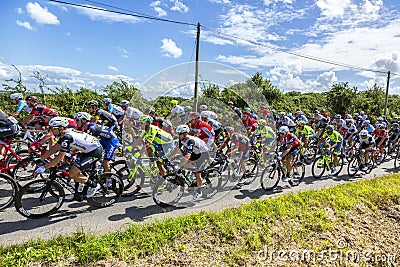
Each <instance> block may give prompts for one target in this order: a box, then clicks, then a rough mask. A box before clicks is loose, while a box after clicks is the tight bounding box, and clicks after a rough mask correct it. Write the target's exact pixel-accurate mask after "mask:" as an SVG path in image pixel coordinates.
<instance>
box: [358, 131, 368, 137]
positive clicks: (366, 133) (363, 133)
mask: <svg viewBox="0 0 400 267" xmlns="http://www.w3.org/2000/svg"><path fill="white" fill-rule="evenodd" d="M367 135H368V131H367V130H362V131H361V132H360V137H361V139H365V138H362V137H363V136H365V137H366V136H367Z"/></svg>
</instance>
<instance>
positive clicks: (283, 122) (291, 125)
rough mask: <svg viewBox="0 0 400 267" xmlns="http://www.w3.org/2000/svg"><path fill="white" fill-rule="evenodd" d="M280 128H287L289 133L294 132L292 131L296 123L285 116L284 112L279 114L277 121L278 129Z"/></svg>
mask: <svg viewBox="0 0 400 267" xmlns="http://www.w3.org/2000/svg"><path fill="white" fill-rule="evenodd" d="M282 126H287V127H288V128H289V130H290V132H291V133H292V132H294V129H295V127H296V123H295V122H294V121H293V120H292V119H291V118H289V117H288V116H287V115H285V112H281V113H279V121H278V125H277V127H278V129H279V128H280V127H282Z"/></svg>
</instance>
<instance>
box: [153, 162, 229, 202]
mask: <svg viewBox="0 0 400 267" xmlns="http://www.w3.org/2000/svg"><path fill="white" fill-rule="evenodd" d="M203 164H204V165H206V164H207V162H204V163H203ZM164 165H165V167H166V169H167V175H166V176H165V177H162V178H160V179H159V180H157V182H156V184H155V186H154V189H153V192H152V197H153V201H154V202H155V203H156V204H157V205H158V206H160V207H167V206H174V205H176V204H177V203H178V202H179V201H180V200H181V198H182V196H183V195H184V192H185V189H187V191H188V193H190V194H192V193H193V192H194V190H195V189H196V188H197V182H196V180H195V179H194V174H193V171H195V169H193V168H186V169H185V170H180V171H178V172H175V171H174V164H172V163H171V162H170V161H169V160H168V159H166V160H165V162H164ZM203 167H204V166H203ZM200 169H202V168H201V167H200ZM201 177H202V179H203V185H202V187H201V190H202V193H203V197H204V198H211V197H213V196H214V195H215V194H216V193H217V192H218V190H219V189H220V188H221V184H222V177H221V174H220V172H219V171H218V168H217V167H211V165H210V166H208V167H206V168H205V169H204V170H203V171H201Z"/></svg>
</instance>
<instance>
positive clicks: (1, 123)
mask: <svg viewBox="0 0 400 267" xmlns="http://www.w3.org/2000/svg"><path fill="white" fill-rule="evenodd" d="M20 130H21V127H20V126H19V125H18V121H17V120H16V119H15V118H14V117H9V116H8V115H7V114H6V113H4V112H3V111H2V110H1V109H0V144H1V143H4V142H5V141H7V140H8V139H11V138H13V137H15V136H16V135H17V134H18V133H19V131H20ZM5 149H6V148H5V147H4V146H1V147H0V160H2V159H3V153H4V151H5Z"/></svg>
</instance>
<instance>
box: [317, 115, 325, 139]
mask: <svg viewBox="0 0 400 267" xmlns="http://www.w3.org/2000/svg"><path fill="white" fill-rule="evenodd" d="M326 126H328V119H327V118H325V117H323V118H322V119H321V120H320V121H319V122H318V124H317V125H316V126H315V129H316V132H317V133H316V136H317V137H318V139H319V138H321V136H322V134H323V133H324V132H325V128H326Z"/></svg>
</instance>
